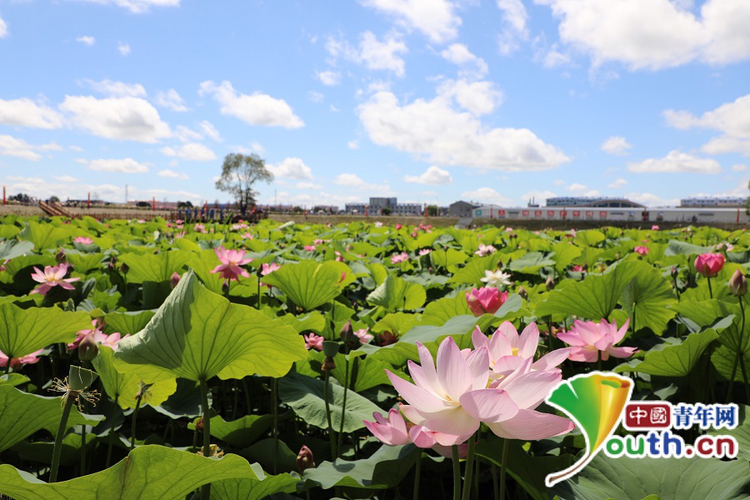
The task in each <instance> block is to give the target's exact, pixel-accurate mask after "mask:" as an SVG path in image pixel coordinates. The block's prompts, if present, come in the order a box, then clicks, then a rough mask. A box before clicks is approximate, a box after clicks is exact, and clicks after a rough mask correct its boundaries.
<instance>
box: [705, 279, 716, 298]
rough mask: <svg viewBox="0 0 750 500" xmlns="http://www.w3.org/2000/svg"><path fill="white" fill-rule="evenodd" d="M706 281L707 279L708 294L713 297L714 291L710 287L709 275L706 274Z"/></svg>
mask: <svg viewBox="0 0 750 500" xmlns="http://www.w3.org/2000/svg"><path fill="white" fill-rule="evenodd" d="M706 281H708V296H709V297H711V298H712V299H713V298H714V291H713V289H712V288H711V277H709V276H706Z"/></svg>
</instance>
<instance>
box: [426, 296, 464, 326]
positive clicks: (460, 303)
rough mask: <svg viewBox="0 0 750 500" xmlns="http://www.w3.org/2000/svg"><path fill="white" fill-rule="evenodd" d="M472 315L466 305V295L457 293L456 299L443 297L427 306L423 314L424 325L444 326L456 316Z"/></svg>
mask: <svg viewBox="0 0 750 500" xmlns="http://www.w3.org/2000/svg"><path fill="white" fill-rule="evenodd" d="M467 314H471V310H470V309H469V305H468V304H467V303H466V294H465V293H460V292H459V293H457V294H456V295H455V296H454V297H443V298H442V299H439V300H435V301H432V302H430V303H429V304H427V306H426V307H425V308H424V312H423V313H422V321H421V322H420V324H422V325H435V326H442V325H444V324H445V323H446V322H447V321H448V320H450V319H451V318H453V317H455V316H463V315H467Z"/></svg>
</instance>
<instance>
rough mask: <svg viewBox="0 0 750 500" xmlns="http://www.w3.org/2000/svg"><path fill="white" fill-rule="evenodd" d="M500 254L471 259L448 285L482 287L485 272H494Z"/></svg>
mask: <svg viewBox="0 0 750 500" xmlns="http://www.w3.org/2000/svg"><path fill="white" fill-rule="evenodd" d="M499 260H500V253H499V252H495V253H493V254H492V255H488V256H487V257H480V258H478V259H477V258H475V259H471V260H470V261H469V262H468V264H466V265H465V266H464V267H463V268H461V269H459V270H458V271H457V272H456V273H455V274H454V275H453V276H452V277H451V279H450V280H449V282H450V283H458V284H466V285H472V286H483V285H484V283H482V278H484V277H485V273H484V272H485V271H496V270H497V262H498V261H499Z"/></svg>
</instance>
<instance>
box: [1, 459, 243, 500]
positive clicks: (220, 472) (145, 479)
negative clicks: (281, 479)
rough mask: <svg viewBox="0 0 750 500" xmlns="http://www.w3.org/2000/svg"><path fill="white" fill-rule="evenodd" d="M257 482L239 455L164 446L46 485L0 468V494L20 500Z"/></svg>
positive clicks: (110, 496) (182, 493)
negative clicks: (204, 454) (218, 455)
mask: <svg viewBox="0 0 750 500" xmlns="http://www.w3.org/2000/svg"><path fill="white" fill-rule="evenodd" d="M240 478H249V479H257V476H256V474H255V471H254V470H253V468H252V467H251V466H250V464H249V463H248V462H247V460H245V459H244V458H242V457H239V456H237V455H232V454H229V455H225V456H224V457H223V458H220V459H213V458H204V457H202V456H200V455H197V454H194V453H187V452H184V451H179V450H175V449H172V448H167V447H164V446H156V445H147V446H139V447H138V448H136V449H134V450H133V451H131V452H130V454H128V456H127V458H125V459H123V460H121V461H120V462H118V463H116V464H115V465H113V466H112V467H110V468H109V469H105V470H103V471H101V472H97V473H95V474H89V475H88V476H82V477H78V478H75V479H71V480H69V481H61V482H59V483H51V484H48V483H45V482H43V481H40V480H39V479H37V478H36V477H34V476H33V475H31V474H29V473H27V472H21V471H19V470H17V469H16V468H15V467H13V466H11V465H0V493H3V494H5V495H8V496H10V497H12V498H15V499H16V500H41V499H45V500H58V499H60V500H62V499H70V500H73V499H75V500H101V499H104V498H106V499H107V500H143V499H147V498H159V499H162V500H178V499H180V500H181V499H184V498H185V497H186V496H187V495H188V494H189V493H190V492H192V491H193V490H195V489H197V488H198V487H200V486H203V485H204V484H208V483H211V482H214V481H223V480H226V479H240Z"/></svg>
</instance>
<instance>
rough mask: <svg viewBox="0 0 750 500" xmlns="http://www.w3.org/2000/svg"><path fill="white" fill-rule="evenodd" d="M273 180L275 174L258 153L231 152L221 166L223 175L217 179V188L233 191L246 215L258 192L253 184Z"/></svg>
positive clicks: (227, 191)
mask: <svg viewBox="0 0 750 500" xmlns="http://www.w3.org/2000/svg"><path fill="white" fill-rule="evenodd" d="M272 180H273V174H272V173H271V172H269V171H268V169H267V168H266V162H265V161H264V160H263V159H262V158H261V157H260V156H258V155H257V154H255V153H253V154H250V155H243V154H239V153H229V154H228V155H227V156H226V157H225V158H224V164H223V165H222V166H221V176H220V177H219V180H217V181H216V189H218V190H219V191H224V192H226V193H231V194H232V195H233V196H234V198H235V199H236V200H237V204H238V205H239V207H240V212H241V213H242V216H243V217H244V216H245V213H246V212H247V207H248V206H251V205H254V204H255V196H256V195H257V194H258V193H257V192H256V191H253V184H255V183H256V182H258V181H263V182H271V181H272Z"/></svg>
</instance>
